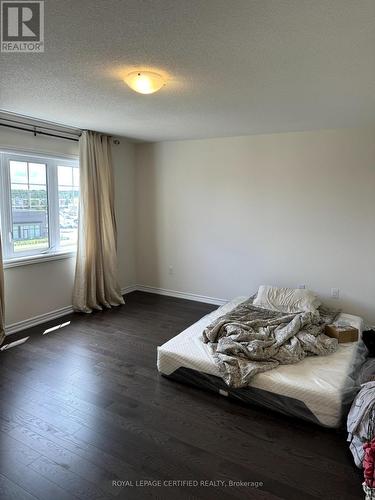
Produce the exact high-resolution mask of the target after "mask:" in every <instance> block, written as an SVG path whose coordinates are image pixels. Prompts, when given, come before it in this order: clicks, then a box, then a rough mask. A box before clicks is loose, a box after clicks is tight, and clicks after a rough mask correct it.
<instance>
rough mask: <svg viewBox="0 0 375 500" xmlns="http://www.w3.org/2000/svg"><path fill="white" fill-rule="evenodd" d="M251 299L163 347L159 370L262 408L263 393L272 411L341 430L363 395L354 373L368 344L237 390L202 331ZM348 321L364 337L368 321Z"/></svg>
mask: <svg viewBox="0 0 375 500" xmlns="http://www.w3.org/2000/svg"><path fill="white" fill-rule="evenodd" d="M247 298H248V297H238V298H236V299H234V300H232V301H230V302H228V303H227V304H225V305H224V306H221V307H219V308H218V309H217V310H215V311H213V312H212V313H210V314H208V315H207V316H204V317H203V318H202V319H200V320H199V321H198V322H197V323H195V324H193V325H192V326H190V327H189V328H187V329H186V330H184V331H183V332H182V333H180V334H179V335H177V336H176V337H174V338H172V339H171V340H169V341H168V342H166V343H165V344H163V345H162V346H161V347H158V370H159V371H160V372H161V373H162V374H163V375H166V376H171V377H173V376H174V378H176V379H180V380H181V377H182V378H185V382H188V383H189V377H191V379H192V380H191V382H192V383H193V384H194V385H201V386H202V387H206V388H211V389H212V388H213V386H216V387H217V391H218V392H220V393H221V394H223V395H230V396H234V397H236V398H239V399H242V400H244V401H245V400H246V399H247V401H250V400H253V401H254V402H256V403H258V404H262V394H263V397H264V405H265V406H267V407H268V408H274V409H276V410H278V411H282V412H283V413H287V414H290V415H295V416H297V417H302V418H305V419H308V420H312V421H317V422H318V423H320V424H321V425H324V426H327V427H338V426H339V425H340V423H341V420H342V414H343V411H344V410H343V409H344V408H345V407H348V405H350V403H351V401H352V400H353V398H354V395H355V393H356V391H357V390H358V386H357V383H356V380H355V376H354V374H355V373H356V371H357V370H358V368H359V366H360V365H361V364H362V363H363V361H364V358H365V353H366V349H365V347H364V345H363V342H362V341H359V342H353V343H348V344H339V347H338V350H337V351H336V352H335V353H334V354H330V355H328V356H311V357H308V358H305V359H304V360H303V361H301V362H300V363H297V364H295V365H283V366H279V367H278V368H276V369H274V370H270V371H267V372H265V373H259V374H258V375H256V376H255V377H254V379H253V381H252V383H251V387H250V388H249V389H247V388H246V389H233V390H232V389H230V388H229V387H227V386H226V384H225V383H224V382H223V380H222V379H221V378H220V373H219V370H218V367H217V365H216V364H215V362H214V360H213V358H212V356H211V354H210V352H209V348H208V346H207V345H206V344H205V343H204V342H203V340H202V332H203V330H204V328H205V327H206V326H207V325H209V324H210V323H211V322H212V321H213V320H214V319H216V318H218V317H219V316H222V315H223V314H226V313H227V312H229V311H231V310H232V309H233V308H235V307H236V306H237V305H238V304H240V303H241V302H243V301H244V300H247ZM342 320H345V322H346V323H349V324H351V325H353V326H354V327H356V328H358V330H359V331H360V333H362V331H363V320H362V318H360V317H358V316H353V315H350V314H344V313H341V314H340V316H339V318H338V321H342ZM189 374H190V375H189ZM215 380H216V381H217V382H216V383H215ZM223 384H224V385H223ZM207 385H209V386H210V387H207ZM224 386H225V387H224ZM224 389H225V390H224ZM246 391H248V392H246ZM242 395H243V397H242ZM246 395H247V397H246ZM273 395H274V396H275V397H274V403H272V401H273V400H272V396H273ZM294 403H298V404H294ZM301 408H305V409H306V410H307V411H306V412H305V411H302V410H301Z"/></svg>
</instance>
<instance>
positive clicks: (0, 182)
mask: <svg viewBox="0 0 375 500" xmlns="http://www.w3.org/2000/svg"><path fill="white" fill-rule="evenodd" d="M10 160H15V161H24V162H31V163H43V164H45V165H46V182H47V200H48V201H47V204H48V233H49V247H48V248H46V249H45V250H40V249H37V250H31V251H26V252H14V250H13V238H12V233H13V226H12V200H11V182H10V168H9V161H10ZM58 166H69V167H73V168H79V161H78V159H77V158H76V157H65V158H64V157H60V156H46V155H43V154H39V153H31V152H20V151H12V150H0V193H1V195H0V228H1V235H2V246H3V259H4V267H13V266H19V265H25V264H33V263H35V261H41V262H43V261H48V260H53V259H57V258H66V257H70V256H73V255H74V254H75V252H76V247H72V246H71V247H61V246H60V231H59V196H58V170H57V167H58Z"/></svg>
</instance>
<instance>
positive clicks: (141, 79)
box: [124, 71, 165, 94]
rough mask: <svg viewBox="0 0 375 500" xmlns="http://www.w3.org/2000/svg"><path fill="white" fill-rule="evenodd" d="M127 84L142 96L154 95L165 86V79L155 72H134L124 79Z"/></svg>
mask: <svg viewBox="0 0 375 500" xmlns="http://www.w3.org/2000/svg"><path fill="white" fill-rule="evenodd" d="M124 81H125V83H126V84H127V85H128V86H129V87H130V88H131V89H133V90H134V91H135V92H139V93H140V94H153V93H154V92H157V91H158V90H160V89H161V88H162V86H163V85H165V80H164V78H163V77H162V76H161V75H159V74H158V73H154V72H153V71H132V72H131V73H129V74H128V75H126V77H125V78H124Z"/></svg>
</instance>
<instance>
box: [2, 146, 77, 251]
mask: <svg viewBox="0 0 375 500" xmlns="http://www.w3.org/2000/svg"><path fill="white" fill-rule="evenodd" d="M0 156H1V159H2V162H1V172H0V173H1V187H2V190H3V191H4V194H5V196H4V200H3V205H2V206H3V210H2V214H1V221H2V231H3V233H5V234H3V237H4V236H5V237H4V243H5V245H4V246H5V247H7V248H5V250H6V252H5V253H6V256H7V257H8V258H12V257H17V255H20V256H27V255H33V254H36V253H45V252H46V253H48V252H54V251H59V250H64V249H67V250H68V249H70V248H72V249H74V247H75V246H76V244H77V237H78V206H79V168H78V163H77V162H74V161H68V160H61V161H59V160H58V159H47V158H46V160H45V161H44V159H43V160H42V159H40V158H39V157H38V158H35V159H33V158H31V157H22V156H20V155H16V154H15V155H10V154H9V155H7V154H5V153H4V154H1V155H0ZM7 200H9V201H8V202H7ZM8 234H9V238H7V236H8Z"/></svg>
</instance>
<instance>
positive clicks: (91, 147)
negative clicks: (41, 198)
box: [73, 131, 124, 313]
mask: <svg viewBox="0 0 375 500" xmlns="http://www.w3.org/2000/svg"><path fill="white" fill-rule="evenodd" d="M79 146H80V181H81V193H80V209H79V210H80V216H79V237H78V248H77V264H76V275H75V282H74V292H73V307H74V309H75V310H76V311H81V312H86V313H90V312H92V310H93V309H99V310H100V309H102V308H103V307H111V306H118V305H120V304H123V303H124V299H123V298H122V296H121V292H120V287H119V285H118V282H117V249H116V236H117V235H116V221H115V211H114V184H113V173H112V162H111V141H110V138H109V137H107V136H105V135H101V134H98V133H96V132H90V131H85V132H83V133H82V136H81V138H80V144H79Z"/></svg>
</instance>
